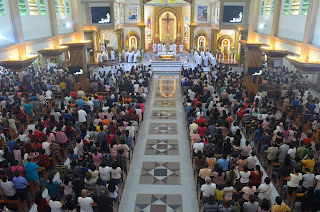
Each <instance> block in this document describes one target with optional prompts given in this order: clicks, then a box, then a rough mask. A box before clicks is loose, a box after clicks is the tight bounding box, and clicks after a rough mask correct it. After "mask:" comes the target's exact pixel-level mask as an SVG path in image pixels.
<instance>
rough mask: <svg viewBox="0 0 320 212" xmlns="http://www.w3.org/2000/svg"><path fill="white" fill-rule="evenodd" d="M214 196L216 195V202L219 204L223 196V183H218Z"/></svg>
mask: <svg viewBox="0 0 320 212" xmlns="http://www.w3.org/2000/svg"><path fill="white" fill-rule="evenodd" d="M214 196H215V197H216V200H217V202H218V204H221V203H222V201H223V198H224V191H223V185H219V186H218V188H217V189H216V190H214Z"/></svg>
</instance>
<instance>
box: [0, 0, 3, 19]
mask: <svg viewBox="0 0 320 212" xmlns="http://www.w3.org/2000/svg"><path fill="white" fill-rule="evenodd" d="M0 16H4V6H3V0H0Z"/></svg>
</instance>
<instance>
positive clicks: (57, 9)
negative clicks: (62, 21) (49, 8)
mask: <svg viewBox="0 0 320 212" xmlns="http://www.w3.org/2000/svg"><path fill="white" fill-rule="evenodd" d="M54 8H55V10H56V15H59V6H58V2H57V0H54Z"/></svg>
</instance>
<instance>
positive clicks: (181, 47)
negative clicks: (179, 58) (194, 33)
mask: <svg viewBox="0 0 320 212" xmlns="http://www.w3.org/2000/svg"><path fill="white" fill-rule="evenodd" d="M179 49H180V53H183V45H182V44H181V45H180V47H179Z"/></svg>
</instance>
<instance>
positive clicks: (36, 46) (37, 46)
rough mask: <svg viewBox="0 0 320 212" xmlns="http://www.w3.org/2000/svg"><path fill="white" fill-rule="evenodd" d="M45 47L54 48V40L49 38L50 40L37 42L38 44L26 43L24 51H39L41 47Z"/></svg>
mask: <svg viewBox="0 0 320 212" xmlns="http://www.w3.org/2000/svg"><path fill="white" fill-rule="evenodd" d="M45 48H54V41H53V40H51V41H47V42H43V43H38V44H34V45H28V46H26V51H27V54H28V53H37V51H39V50H41V49H45Z"/></svg>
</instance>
